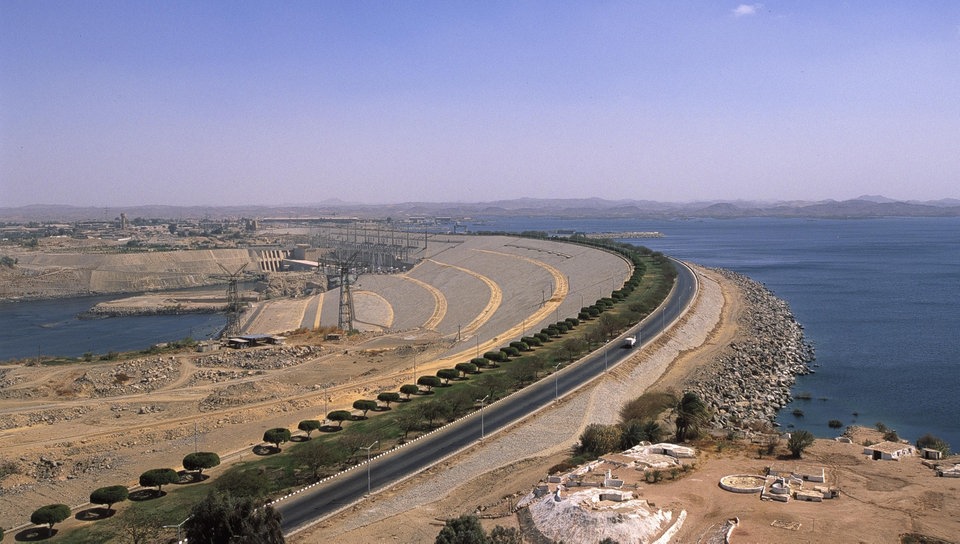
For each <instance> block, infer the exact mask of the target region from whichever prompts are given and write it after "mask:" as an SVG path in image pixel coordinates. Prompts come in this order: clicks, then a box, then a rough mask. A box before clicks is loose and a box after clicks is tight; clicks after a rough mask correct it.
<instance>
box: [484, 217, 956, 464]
mask: <svg viewBox="0 0 960 544" xmlns="http://www.w3.org/2000/svg"><path fill="white" fill-rule="evenodd" d="M474 228H475V229H476V230H480V229H482V230H509V231H523V230H547V231H549V230H554V229H571V228H572V229H576V230H580V231H584V232H596V231H659V232H662V233H663V234H664V235H665V236H664V237H663V238H652V239H642V240H628V241H630V242H634V243H637V244H640V245H645V246H647V247H649V248H651V249H654V250H656V251H662V252H664V253H666V254H668V255H671V256H675V257H678V258H680V259H684V260H689V261H692V262H695V263H698V264H702V265H705V266H711V267H722V268H728V269H731V270H735V271H737V272H740V273H743V274H746V275H747V276H750V277H751V278H753V279H755V280H757V281H760V282H762V283H763V284H764V285H766V287H767V288H768V289H770V290H771V291H773V292H774V293H775V294H776V295H777V296H779V297H780V298H782V299H784V300H786V301H787V302H788V303H789V304H790V307H791V308H792V309H793V312H794V315H795V316H796V317H797V320H798V321H799V322H800V323H802V324H803V325H804V328H805V331H806V335H807V339H808V340H809V341H810V342H811V343H812V344H813V345H814V346H815V348H816V354H817V360H816V362H815V364H816V365H818V366H816V367H815V370H816V373H815V374H812V375H809V376H802V377H800V378H799V379H798V381H797V384H796V386H795V387H794V390H793V392H794V395H797V394H798V393H810V395H811V396H812V397H813V399H812V400H808V401H804V400H796V401H794V402H793V404H791V405H790V406H788V407H786V409H784V410H783V411H782V412H781V414H780V417H779V419H778V421H779V422H780V423H781V424H782V425H783V426H784V427H789V426H790V425H794V426H795V427H796V428H803V429H808V430H810V431H811V432H814V433H815V434H817V435H819V436H835V435H836V434H837V431H835V430H833V429H830V428H829V427H828V426H827V422H828V421H829V420H831V419H838V420H840V421H842V422H843V423H844V424H845V425H849V424H853V423H857V424H861V425H866V426H873V425H874V424H876V423H877V422H883V423H884V424H886V425H887V426H888V427H890V428H893V429H896V430H897V432H898V433H899V434H900V436H901V437H904V438H908V439H910V440H915V439H916V438H918V437H919V436H921V435H923V434H924V433H927V432H931V433H933V434H935V435H937V436H940V437H941V438H943V439H945V440H946V441H947V442H949V443H950V444H951V445H952V446H953V447H954V449H960V218H891V219H869V220H804V219H769V218H764V219H734V220H683V221H680V220H678V221H639V220H627V219H616V220H613V219H608V220H562V219H552V220H544V219H539V218H537V219H509V220H507V219H499V218H498V219H493V220H491V222H490V223H489V224H486V225H478V226H476V227H474ZM795 408H799V409H800V410H802V411H803V413H804V416H803V417H802V418H797V417H795V416H793V415H792V411H793V410H794V409H795ZM854 413H856V414H857V415H854Z"/></svg>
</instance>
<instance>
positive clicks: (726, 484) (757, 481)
mask: <svg viewBox="0 0 960 544" xmlns="http://www.w3.org/2000/svg"><path fill="white" fill-rule="evenodd" d="M766 481H767V480H766V478H764V477H763V476H754V475H752V474H731V475H729V476H724V477H723V478H720V487H721V488H723V489H726V490H727V491H730V492H732V493H759V492H761V491H763V485H764V483H765V482H766Z"/></svg>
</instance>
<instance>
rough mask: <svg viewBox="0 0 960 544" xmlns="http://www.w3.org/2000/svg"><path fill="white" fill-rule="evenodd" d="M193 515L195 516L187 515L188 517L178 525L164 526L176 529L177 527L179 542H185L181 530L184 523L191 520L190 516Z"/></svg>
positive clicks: (178, 543)
mask: <svg viewBox="0 0 960 544" xmlns="http://www.w3.org/2000/svg"><path fill="white" fill-rule="evenodd" d="M191 517H193V516H187V519H185V520H183V521H181V522H180V523H178V524H176V525H164V526H163V528H164V529H174V528H175V529H176V530H177V544H180V542H183V538H182V537H181V533H180V531H181V529H183V524H184V523H186V522H188V521H190V518H191Z"/></svg>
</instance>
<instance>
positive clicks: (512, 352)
mask: <svg viewBox="0 0 960 544" xmlns="http://www.w3.org/2000/svg"><path fill="white" fill-rule="evenodd" d="M500 351H501V352H502V353H505V354H506V355H507V357H519V356H520V350H519V349H517V348H515V347H513V346H505V347H502V348H500Z"/></svg>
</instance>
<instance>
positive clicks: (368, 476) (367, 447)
mask: <svg viewBox="0 0 960 544" xmlns="http://www.w3.org/2000/svg"><path fill="white" fill-rule="evenodd" d="M379 443H380V441H379V440H375V441H374V442H373V444H370V445H369V446H360V449H362V450H367V495H369V494H370V450H372V449H373V447H374V446H376V445H377V444H379Z"/></svg>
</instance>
